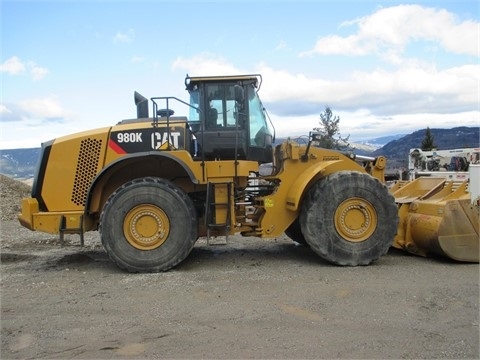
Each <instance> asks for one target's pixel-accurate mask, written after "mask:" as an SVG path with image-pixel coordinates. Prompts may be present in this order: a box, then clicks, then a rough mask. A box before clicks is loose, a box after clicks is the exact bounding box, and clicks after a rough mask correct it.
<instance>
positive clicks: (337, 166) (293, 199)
mask: <svg viewBox="0 0 480 360" xmlns="http://www.w3.org/2000/svg"><path fill="white" fill-rule="evenodd" d="M344 170H353V171H359V172H362V173H365V172H366V171H365V170H364V169H363V167H361V166H360V165H359V164H357V163H356V162H354V161H352V160H350V159H348V158H345V159H340V160H334V161H320V162H317V163H315V164H314V165H312V166H309V167H308V168H306V169H305V170H304V171H303V172H302V173H301V174H299V176H298V177H297V179H296V180H295V181H294V182H293V184H292V186H290V189H289V190H288V192H287V197H286V208H287V209H288V210H291V211H297V210H298V207H299V205H300V201H301V199H302V197H303V194H305V193H306V190H308V189H309V188H310V184H311V183H312V182H313V181H314V180H318V179H320V178H323V177H326V176H328V175H330V174H333V173H335V172H338V171H344Z"/></svg>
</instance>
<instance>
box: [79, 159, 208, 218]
mask: <svg viewBox="0 0 480 360" xmlns="http://www.w3.org/2000/svg"><path fill="white" fill-rule="evenodd" d="M177 155H178V153H177ZM157 156H160V157H164V158H168V159H171V160H173V161H175V162H176V163H178V164H179V165H181V166H182V168H183V169H184V170H185V172H186V173H187V174H188V176H189V177H190V180H191V181H192V183H193V184H199V183H200V181H199V180H198V179H197V177H196V176H195V174H194V172H193V171H192V167H191V166H188V165H187V164H186V162H185V161H183V160H182V159H180V158H179V157H178V156H174V155H172V153H171V152H168V151H146V152H139V153H133V154H127V155H125V156H123V157H121V158H119V159H117V160H115V161H112V162H111V163H109V164H108V165H107V166H106V167H104V168H103V169H102V170H101V171H100V172H99V173H98V174H97V175H96V176H95V178H94V180H93V181H92V183H91V184H90V187H89V190H88V196H87V201H86V205H85V211H86V212H88V209H90V208H91V205H92V201H93V200H92V195H93V193H94V190H95V188H96V186H97V185H98V184H99V183H100V182H101V179H102V178H103V176H104V175H105V174H107V173H108V172H109V171H111V169H113V168H115V167H116V166H117V165H119V164H120V163H122V162H125V161H129V160H132V159H135V158H142V157H144V158H145V157H157Z"/></svg>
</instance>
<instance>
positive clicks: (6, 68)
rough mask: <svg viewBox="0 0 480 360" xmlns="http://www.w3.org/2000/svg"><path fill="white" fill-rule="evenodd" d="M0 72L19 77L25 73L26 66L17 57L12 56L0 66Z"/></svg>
mask: <svg viewBox="0 0 480 360" xmlns="http://www.w3.org/2000/svg"><path fill="white" fill-rule="evenodd" d="M0 71H1V72H5V73H7V74H10V75H19V74H23V73H24V72H25V71H26V66H25V64H24V63H23V62H22V61H21V60H20V59H19V58H18V57H16V56H12V57H11V58H10V59H7V60H5V61H4V62H3V63H2V64H1V65H0Z"/></svg>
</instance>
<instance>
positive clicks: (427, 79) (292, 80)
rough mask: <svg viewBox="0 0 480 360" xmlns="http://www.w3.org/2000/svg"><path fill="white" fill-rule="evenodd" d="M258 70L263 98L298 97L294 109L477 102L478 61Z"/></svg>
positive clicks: (435, 107)
mask: <svg viewBox="0 0 480 360" xmlns="http://www.w3.org/2000/svg"><path fill="white" fill-rule="evenodd" d="M258 72H260V73H261V74H262V75H263V78H264V84H263V88H262V94H261V95H262V98H263V99H264V101H265V102H269V103H271V105H272V106H273V107H275V108H276V107H280V108H285V107H287V106H288V104H289V103H290V104H294V103H297V104H299V105H301V106H298V109H299V113H298V114H301V113H303V114H307V113H308V112H309V111H312V110H313V111H318V109H319V108H321V107H322V106H324V105H326V104H328V105H330V106H332V107H333V108H340V109H344V110H348V109H350V110H354V109H358V108H362V107H369V108H370V110H371V111H372V112H376V113H377V114H382V113H395V114H408V113H415V112H425V111H427V112H449V113H451V112H456V111H466V110H469V109H476V108H478V98H479V88H478V83H479V81H480V65H463V66H458V67H453V68H450V69H446V70H441V71H439V70H437V69H436V68H435V66H419V65H412V66H410V67H404V68H399V69H397V70H394V71H387V70H383V69H377V70H374V71H369V72H366V71H356V72H354V73H352V74H351V76H350V77H349V78H348V79H347V80H325V79H322V78H311V77H307V76H305V75H303V74H290V73H288V72H286V71H282V70H275V69H272V68H270V67H268V66H266V65H261V66H260V67H259V69H258ZM286 84H288V85H286ZM308 104H316V105H317V106H316V107H312V106H307V105H308Z"/></svg>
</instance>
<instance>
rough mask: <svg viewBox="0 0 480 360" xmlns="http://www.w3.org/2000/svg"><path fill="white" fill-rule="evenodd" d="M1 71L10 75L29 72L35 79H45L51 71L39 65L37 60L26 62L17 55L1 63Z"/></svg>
mask: <svg viewBox="0 0 480 360" xmlns="http://www.w3.org/2000/svg"><path fill="white" fill-rule="evenodd" d="M0 72H5V73H7V74H10V75H22V74H25V73H27V72H28V74H29V75H30V76H31V77H32V79H33V80H34V81H38V80H41V79H43V78H44V77H45V76H47V74H48V73H49V71H48V69H46V68H43V67H40V66H38V65H37V64H36V63H35V62H33V61H27V62H24V61H22V60H21V59H20V58H18V57H17V56H12V57H11V58H10V59H7V60H5V61H4V62H3V64H1V65H0Z"/></svg>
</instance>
